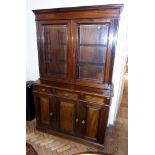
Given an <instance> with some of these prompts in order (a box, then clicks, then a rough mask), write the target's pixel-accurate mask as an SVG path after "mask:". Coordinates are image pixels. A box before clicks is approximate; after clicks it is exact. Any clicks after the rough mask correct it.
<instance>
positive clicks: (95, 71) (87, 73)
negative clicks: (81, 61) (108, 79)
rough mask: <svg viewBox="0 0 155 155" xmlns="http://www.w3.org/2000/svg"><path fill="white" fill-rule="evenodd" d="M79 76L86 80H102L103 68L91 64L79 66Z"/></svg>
mask: <svg viewBox="0 0 155 155" xmlns="http://www.w3.org/2000/svg"><path fill="white" fill-rule="evenodd" d="M79 78H80V79H82V80H86V81H90V80H91V81H100V82H102V81H103V69H102V67H96V66H92V65H90V66H89V65H88V66H86V65H82V66H79Z"/></svg>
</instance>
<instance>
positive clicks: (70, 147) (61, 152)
mask: <svg viewBox="0 0 155 155" xmlns="http://www.w3.org/2000/svg"><path fill="white" fill-rule="evenodd" d="M26 132H27V133H26V141H27V142H28V143H30V144H32V146H33V147H34V149H35V150H36V151H37V153H38V155H72V154H76V153H80V152H88V151H92V152H93V151H97V150H96V149H95V148H91V147H89V146H86V145H83V144H79V143H76V142H73V141H71V140H68V139H64V138H61V137H57V136H53V135H50V134H47V133H43V132H39V131H37V130H36V129H35V120H33V121H31V122H27V123H26ZM102 151H103V150H102ZM104 152H105V153H110V154H113V155H127V154H128V80H126V81H125V87H124V92H123V98H122V102H121V106H120V109H119V113H118V116H117V121H116V125H115V127H111V128H107V131H106V139H105V148H104Z"/></svg>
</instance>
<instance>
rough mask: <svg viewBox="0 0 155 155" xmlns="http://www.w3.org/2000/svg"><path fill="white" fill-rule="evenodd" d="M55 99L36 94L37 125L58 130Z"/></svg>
mask: <svg viewBox="0 0 155 155" xmlns="http://www.w3.org/2000/svg"><path fill="white" fill-rule="evenodd" d="M53 99H54V97H53V96H50V95H47V94H39V93H34V102H35V112H36V120H37V125H38V126H42V127H47V128H56V121H55V119H56V118H55V116H56V115H55V110H54V109H55V104H54V102H53Z"/></svg>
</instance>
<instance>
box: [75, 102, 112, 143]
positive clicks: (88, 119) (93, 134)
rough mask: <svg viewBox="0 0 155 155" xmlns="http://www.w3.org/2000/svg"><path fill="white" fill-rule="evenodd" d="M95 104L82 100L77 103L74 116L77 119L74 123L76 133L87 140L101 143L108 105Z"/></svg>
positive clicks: (102, 141)
mask: <svg viewBox="0 0 155 155" xmlns="http://www.w3.org/2000/svg"><path fill="white" fill-rule="evenodd" d="M96 104H97V103H96ZM96 104H94V105H93V103H91V102H84V101H80V102H78V103H77V106H76V107H77V114H76V118H78V119H79V121H78V122H77V123H76V134H77V136H80V137H82V138H85V139H87V140H90V141H94V142H99V143H101V144H103V143H104V136H105V131H106V127H107V120H108V112H109V107H108V106H107V105H104V104H102V105H98V106H96ZM83 121H84V122H83Z"/></svg>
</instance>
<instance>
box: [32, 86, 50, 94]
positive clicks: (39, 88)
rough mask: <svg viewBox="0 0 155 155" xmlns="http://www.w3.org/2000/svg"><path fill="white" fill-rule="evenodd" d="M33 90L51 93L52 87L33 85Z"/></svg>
mask: <svg viewBox="0 0 155 155" xmlns="http://www.w3.org/2000/svg"><path fill="white" fill-rule="evenodd" d="M33 90H34V91H39V92H43V93H52V88H46V87H40V86H34V88H33Z"/></svg>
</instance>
